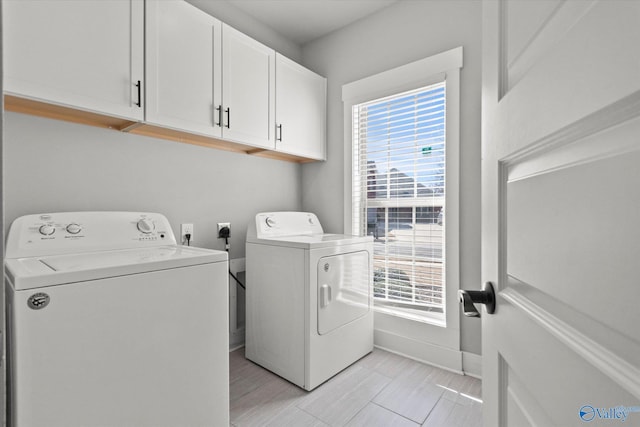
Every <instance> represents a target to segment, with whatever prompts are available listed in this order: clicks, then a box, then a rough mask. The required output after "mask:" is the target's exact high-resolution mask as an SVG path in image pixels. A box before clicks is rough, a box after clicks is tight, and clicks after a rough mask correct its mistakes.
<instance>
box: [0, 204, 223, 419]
mask: <svg viewBox="0 0 640 427" xmlns="http://www.w3.org/2000/svg"><path fill="white" fill-rule="evenodd" d="M227 265H228V262H227V253H226V252H222V251H213V250H207V249H198V248H193V247H186V246H181V245H177V244H176V240H175V238H174V235H173V232H172V231H171V226H170V225H169V222H168V221H167V219H166V218H165V217H164V216H162V215H159V214H155V213H129V212H75V213H51V214H42V215H29V216H24V217H21V218H18V219H17V220H15V221H14V222H13V224H12V226H11V229H10V230H9V235H8V239H7V249H6V261H5V275H6V278H7V283H8V286H7V287H6V308H7V310H6V312H7V339H8V351H7V359H8V360H7V361H8V364H7V368H8V369H7V375H8V382H9V389H8V391H9V393H8V399H9V404H8V407H9V411H8V412H9V425H10V426H13V427H27V426H28V427H40V426H42V427H57V426H60V427H69V426H83V427H90V426H113V427H122V426H136V427H159V426H166V427H175V426H202V427H209V426H227V425H229V389H228V386H229V377H228V375H229V374H228V372H229V371H228V366H229V348H228V343H229V339H228V309H227V307H228V305H227V294H228V274H227V270H228V268H227Z"/></svg>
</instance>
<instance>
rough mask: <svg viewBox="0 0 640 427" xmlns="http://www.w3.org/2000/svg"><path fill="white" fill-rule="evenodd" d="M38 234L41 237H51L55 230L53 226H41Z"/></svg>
mask: <svg viewBox="0 0 640 427" xmlns="http://www.w3.org/2000/svg"><path fill="white" fill-rule="evenodd" d="M39 231H40V234H42V235H43V236H51V235H52V234H53V233H55V232H56V228H55V227H54V226H53V225H48V224H45V225H42V226H40V229H39Z"/></svg>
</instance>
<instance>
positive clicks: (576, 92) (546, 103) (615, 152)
mask: <svg viewBox="0 0 640 427" xmlns="http://www.w3.org/2000/svg"><path fill="white" fill-rule="evenodd" d="M483 13H484V17H483V28H484V30H483V31H484V32H483V43H484V52H483V56H484V58H483V61H484V62H483V67H484V75H483V135H482V139H483V212H482V222H483V223H482V226H483V243H482V250H483V261H482V269H483V273H482V275H483V281H492V282H494V284H496V285H497V292H498V304H497V310H496V313H495V314H494V315H483V320H482V322H483V324H482V333H483V398H484V424H485V425H490V426H509V425H518V426H519V425H544V426H547V425H549V426H552V425H578V424H581V423H582V422H583V421H592V420H595V421H597V422H598V421H601V420H605V419H610V418H607V417H611V416H613V417H614V418H615V417H616V414H618V420H621V418H620V417H621V416H622V415H620V411H621V410H620V409H619V408H620V407H623V408H631V409H632V410H627V411H626V412H625V411H622V413H624V414H625V415H624V417H626V418H627V423H632V424H633V423H640V411H639V413H635V412H634V408H637V407H638V406H639V404H640V331H639V330H638V328H637V326H636V325H638V324H640V312H639V311H638V310H637V309H635V308H634V307H635V306H636V304H635V302H636V301H638V300H640V287H638V286H637V277H639V276H640V264H639V263H638V261H637V260H638V259H640V257H639V255H640V248H639V246H638V243H637V242H638V241H640V228H638V226H637V221H638V220H637V218H638V213H640V171H639V170H638V167H637V165H638V164H640V163H639V162H640V144H638V138H637V135H638V134H639V131H640V51H638V49H637V46H638V43H640V3H639V2H627V1H571V0H569V1H564V2H554V1H540V2H522V1H508V2H507V1H485V3H484V8H483ZM528 16H530V17H531V20H530V21H528V22H525V21H527V17H528Z"/></svg>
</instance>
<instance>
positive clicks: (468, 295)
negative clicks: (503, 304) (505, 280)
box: [458, 282, 496, 317]
mask: <svg viewBox="0 0 640 427" xmlns="http://www.w3.org/2000/svg"><path fill="white" fill-rule="evenodd" d="M458 298H459V299H460V303H461V304H462V310H463V312H464V315H465V316H468V317H480V313H479V312H478V310H476V307H475V306H474V305H473V303H477V304H484V305H485V306H486V309H487V313H489V314H493V313H495V311H496V294H495V292H494V291H493V284H492V283H491V282H485V284H483V285H482V290H481V291H467V290H463V289H460V290H459V291H458Z"/></svg>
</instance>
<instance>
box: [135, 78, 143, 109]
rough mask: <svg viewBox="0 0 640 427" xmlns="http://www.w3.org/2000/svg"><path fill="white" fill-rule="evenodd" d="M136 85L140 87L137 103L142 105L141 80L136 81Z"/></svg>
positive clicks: (139, 105)
mask: <svg viewBox="0 0 640 427" xmlns="http://www.w3.org/2000/svg"><path fill="white" fill-rule="evenodd" d="M136 87H137V88H138V102H136V105H137V106H138V107H142V85H141V84H140V80H138V83H136Z"/></svg>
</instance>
